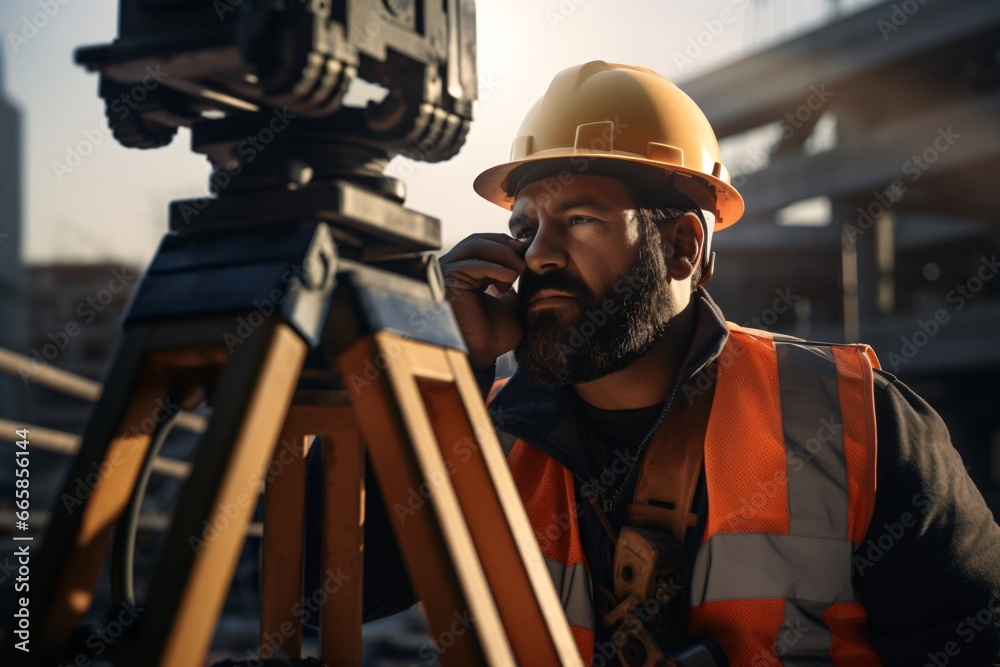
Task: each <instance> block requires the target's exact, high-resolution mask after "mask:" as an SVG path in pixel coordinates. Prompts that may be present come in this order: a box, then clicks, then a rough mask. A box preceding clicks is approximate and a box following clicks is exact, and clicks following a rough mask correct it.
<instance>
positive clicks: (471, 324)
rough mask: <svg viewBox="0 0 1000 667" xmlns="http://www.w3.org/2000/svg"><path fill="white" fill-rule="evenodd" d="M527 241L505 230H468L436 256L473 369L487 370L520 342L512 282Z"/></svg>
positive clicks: (521, 262) (519, 324)
mask: <svg viewBox="0 0 1000 667" xmlns="http://www.w3.org/2000/svg"><path fill="white" fill-rule="evenodd" d="M527 249H528V244H527V243H524V242H522V241H517V240H515V239H512V238H511V237H509V236H507V235H506V234H473V235H472V236H469V237H468V238H465V239H463V240H462V241H460V242H459V243H458V245H456V246H455V247H454V248H453V249H452V250H451V252H449V253H447V254H446V255H444V256H442V257H441V259H440V263H441V271H442V273H443V274H444V284H445V291H446V294H447V297H448V301H449V302H450V303H451V307H452V309H454V311H455V317H457V318H458V326H459V328H460V329H461V330H462V334H463V335H464V336H465V342H466V344H467V345H468V346H469V362H470V363H471V364H472V367H473V368H476V369H484V368H489V367H490V366H491V365H492V364H493V362H494V361H495V360H496V358H497V357H499V356H500V355H501V354H505V353H506V352H508V351H510V350H512V349H514V347H515V346H516V345H517V343H518V341H520V340H521V331H522V330H521V316H520V304H519V302H518V298H517V292H516V291H515V290H514V289H513V284H514V281H515V280H517V277H518V276H519V275H521V273H522V272H523V271H524V269H525V264H524V259H523V258H522V256H523V255H524V252H525V251H526V250H527Z"/></svg>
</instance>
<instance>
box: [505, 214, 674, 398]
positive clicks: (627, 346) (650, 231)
mask: <svg viewBox="0 0 1000 667" xmlns="http://www.w3.org/2000/svg"><path fill="white" fill-rule="evenodd" d="M640 226H641V227H640V238H639V254H638V256H637V257H636V259H635V262H633V263H632V266H631V267H629V269H628V270H626V272H625V273H624V274H622V275H620V276H618V277H616V278H615V279H614V280H612V281H610V283H609V284H606V285H604V286H602V287H601V288H600V290H599V292H598V293H597V294H593V293H591V292H590V290H589V289H588V288H587V286H586V284H584V283H583V281H581V280H580V279H579V278H577V277H575V276H571V275H569V274H567V273H565V272H563V271H551V272H548V273H544V274H541V275H540V274H537V273H533V272H531V271H530V270H529V271H526V272H525V273H524V274H522V276H521V282H520V285H519V288H520V289H519V293H520V299H521V303H522V304H524V305H525V306H526V305H527V304H528V302H529V301H530V299H531V297H532V296H533V295H535V294H536V293H538V291H539V290H541V289H545V288H551V289H555V290H559V291H563V292H567V293H569V294H572V295H573V296H575V297H576V301H577V304H579V307H580V315H579V316H578V317H577V318H576V320H575V321H574V322H571V323H568V324H567V323H566V322H565V321H564V320H565V316H564V317H560V316H559V314H558V312H556V311H554V310H553V309H549V308H543V309H541V310H540V311H539V312H537V313H533V314H532V315H531V316H530V317H529V318H526V319H527V321H526V322H525V323H524V335H523V336H522V338H521V342H520V343H518V345H517V348H515V350H514V356H515V358H516V359H517V362H518V365H519V366H520V368H521V369H522V370H523V371H524V372H525V373H527V374H528V375H529V376H530V377H531V378H532V379H533V380H534V381H535V382H539V383H542V384H556V385H567V384H576V383H580V382H589V381H591V380H596V379H597V378H600V377H604V376H605V375H608V374H610V373H614V372H616V371H620V370H622V369H623V368H625V367H627V366H628V365H630V364H631V363H632V362H634V361H635V360H636V359H638V358H639V357H640V356H642V355H643V354H644V353H645V352H646V351H647V350H648V349H649V348H650V347H651V346H652V345H653V343H654V342H656V340H657V339H658V338H659V337H660V336H661V335H662V334H663V331H664V330H665V329H666V327H667V325H668V324H669V322H670V319H671V318H672V317H673V316H674V314H675V313H674V303H673V298H672V294H671V292H670V290H669V289H668V283H669V276H668V274H667V266H666V261H665V260H664V257H663V252H662V250H661V248H660V244H659V240H660V235H659V232H658V230H657V229H656V227H655V226H654V225H653V224H650V223H648V222H646V221H642V222H641V223H640Z"/></svg>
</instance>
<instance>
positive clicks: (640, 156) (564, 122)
mask: <svg viewBox="0 0 1000 667" xmlns="http://www.w3.org/2000/svg"><path fill="white" fill-rule="evenodd" d="M543 160H544V161H547V162H548V161H552V162H554V163H555V164H558V165H561V166H562V169H563V170H564V171H568V172H569V174H573V173H588V171H589V173H597V172H600V171H601V169H602V165H603V166H604V167H606V166H608V164H607V163H609V162H614V163H617V164H619V165H621V166H625V165H626V164H632V165H648V166H650V167H655V168H657V169H655V170H653V173H654V174H655V175H656V177H657V180H656V182H655V183H653V185H652V187H654V188H656V187H661V186H662V187H666V186H667V183H669V185H670V186H672V187H673V189H674V190H676V191H677V192H679V193H680V194H682V195H684V196H686V197H688V198H689V199H691V200H693V201H694V202H695V203H696V204H698V205H699V206H700V207H701V208H703V209H705V210H707V211H710V212H712V213H713V214H714V215H715V225H714V230H713V229H710V230H708V231H709V233H711V231H718V230H720V229H723V228H725V227H728V226H729V225H731V224H733V223H734V222H736V221H737V220H738V219H739V218H740V216H741V215H743V198H742V197H741V196H740V193H739V192H737V191H736V188H734V187H733V186H732V185H730V182H729V181H730V179H729V172H728V171H727V170H726V168H725V167H723V166H722V157H721V155H720V153H719V142H718V140H717V139H716V138H715V132H714V131H713V130H712V126H711V125H710V124H709V122H708V119H707V118H705V114H703V113H702V112H701V109H699V108H698V106H697V105H696V104H695V103H694V102H693V101H692V100H691V98H690V97H688V96H687V95H686V94H685V93H684V92H683V91H682V90H681V89H680V88H678V87H677V86H676V85H674V84H673V83H672V82H671V81H669V80H668V79H666V78H664V77H663V76H660V75H659V74H657V73H656V72H654V71H652V70H649V69H645V68H643V67H631V66H628V65H617V64H611V63H606V62H604V61H601V60H595V61H592V62H589V63H586V64H584V65H578V66H576V67H571V68H569V69H566V70H563V71H562V72H560V73H559V74H557V75H556V77H555V79H553V80H552V83H551V84H550V85H549V88H548V90H547V91H545V94H544V95H543V96H542V98H541V99H540V100H538V102H536V103H535V105H534V106H533V107H531V110H530V111H528V115H527V116H526V117H525V118H524V121H523V122H522V123H521V127H520V129H519V130H518V132H517V137H516V138H515V139H514V144H513V146H512V147H511V151H510V161H509V162H507V163H505V164H501V165H498V166H496V167H492V168H490V169H487V170H486V171H484V172H483V173H481V174H480V175H479V176H477V177H476V180H475V181H474V182H473V185H472V187H473V188H474V189H475V191H476V192H477V193H479V194H480V195H481V196H482V197H484V198H485V199H487V200H489V201H491V202H493V203H494V204H497V205H499V206H503V207H504V208H507V209H510V208H512V207H513V204H514V195H515V194H516V191H517V185H518V184H517V181H518V180H519V178H520V177H521V176H523V175H524V173H525V172H526V171H527V170H528V169H530V170H531V171H535V169H533V168H531V167H525V168H522V169H518V168H519V167H522V166H523V165H531V164H533V163H538V162H541V161H543ZM539 166H540V165H539ZM645 171H649V170H645ZM549 175H554V174H549Z"/></svg>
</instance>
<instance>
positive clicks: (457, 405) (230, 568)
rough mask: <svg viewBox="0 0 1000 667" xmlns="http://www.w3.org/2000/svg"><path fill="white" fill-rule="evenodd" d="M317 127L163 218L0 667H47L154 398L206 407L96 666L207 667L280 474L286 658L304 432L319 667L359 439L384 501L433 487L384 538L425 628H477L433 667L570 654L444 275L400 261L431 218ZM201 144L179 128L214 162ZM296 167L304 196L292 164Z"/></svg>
mask: <svg viewBox="0 0 1000 667" xmlns="http://www.w3.org/2000/svg"><path fill="white" fill-rule="evenodd" d="M256 120H257V121H260V120H261V118H260V117H257V119H256ZM239 122H240V123H252V122H253V119H248V118H246V117H240V119H239ZM317 122H318V121H317ZM220 127H225V131H226V132H228V133H232V134H231V135H232V136H238V135H239V133H240V132H239V131H236V130H233V127H232V124H231V123H230V124H227V125H225V126H222V125H220ZM316 127H317V126H316V125H315V124H314V123H313V122H312V121H309V120H302V121H301V123H299V124H297V125H295V126H294V127H289V128H286V129H285V130H284V133H283V134H282V135H281V137H280V138H278V139H276V140H275V144H274V145H273V146H269V147H268V149H267V150H266V151H264V152H262V153H261V155H260V156H259V157H258V158H257V161H256V162H255V163H254V165H253V169H246V170H245V171H244V173H243V174H241V175H240V178H234V179H233V183H232V185H231V186H230V188H231V189H229V188H227V189H226V191H224V192H222V193H220V196H219V197H218V198H217V199H212V200H210V201H207V202H205V201H200V202H199V201H188V202H174V203H173V204H172V206H171V219H170V228H171V233H169V234H167V235H166V236H165V237H164V239H163V241H162V242H161V245H160V247H159V249H158V251H157V254H156V256H155V258H154V260H153V262H152V264H151V265H150V268H149V269H148V272H147V274H146V275H145V276H144V278H143V281H142V284H141V286H140V288H139V290H138V292H137V294H136V295H135V297H134V300H133V302H132V304H131V305H130V308H129V312H128V315H127V317H126V319H125V324H124V327H125V332H124V336H123V338H122V340H121V342H120V344H119V347H118V349H117V350H116V353H115V356H114V359H113V362H112V364H111V366H110V370H109V371H108V373H107V375H106V378H105V384H104V392H103V394H102V396H101V398H100V400H99V402H98V403H97V404H96V406H95V409H94V412H93V413H92V416H91V418H90V421H89V423H88V425H87V427H86V431H85V433H84V436H83V442H82V446H81V449H80V451H79V454H78V456H77V458H76V460H75V462H74V463H73V466H72V470H71V472H70V474H69V477H68V478H67V481H66V483H65V487H64V490H65V491H67V492H69V493H71V494H72V493H73V485H74V484H76V482H77V480H78V479H83V478H85V477H86V476H87V475H88V473H91V472H92V471H93V470H95V469H99V470H101V471H103V473H104V474H102V475H101V476H100V478H99V479H98V481H97V482H96V484H95V485H94V486H93V489H92V492H91V493H90V495H89V496H88V497H87V498H86V499H85V500H84V501H83V504H82V506H80V507H75V508H72V509H69V508H66V507H63V506H61V505H57V507H56V508H55V510H54V511H53V516H52V520H51V523H50V524H49V526H48V529H47V531H46V534H45V538H44V543H43V544H42V548H41V552H40V554H39V556H38V559H37V561H36V563H35V568H34V571H33V575H34V576H33V578H32V583H33V587H32V594H31V614H32V617H33V628H34V629H35V632H36V633H37V634H36V635H35V636H34V637H33V639H35V641H34V642H33V643H32V648H33V650H32V652H31V653H30V654H25V653H22V652H20V651H17V650H15V649H14V648H13V643H14V640H13V639H12V638H11V637H10V636H8V639H7V641H6V644H5V646H4V647H3V659H2V660H0V662H3V664H30V665H36V664H38V665H48V664H52V662H53V660H54V659H55V656H57V655H58V652H59V649H60V647H62V646H63V645H64V644H65V643H66V641H67V639H68V637H69V636H70V635H71V633H72V632H73V630H74V628H75V626H76V625H77V624H78V623H79V621H80V619H81V617H82V615H83V614H84V613H85V612H86V610H87V609H88V607H89V606H90V603H91V600H92V597H93V589H94V586H95V584H96V582H97V580H98V577H99V574H100V570H101V567H102V564H103V563H104V561H105V559H106V555H107V552H108V549H109V545H110V543H111V539H112V532H113V529H114V527H115V525H116V524H117V523H118V521H119V519H120V517H121V515H122V514H123V512H124V511H125V508H126V506H127V505H128V504H129V501H130V496H131V494H132V490H133V488H134V487H135V485H136V480H137V479H138V477H139V474H140V470H141V468H142V466H143V461H144V459H145V457H146V456H147V455H148V453H149V448H150V442H151V435H150V432H149V429H148V428H147V429H145V430H144V429H143V428H142V424H143V422H144V420H146V421H147V422H148V421H149V419H148V418H149V417H150V415H152V414H153V413H154V411H155V410H156V409H157V401H159V400H161V399H163V398H164V397H166V396H167V395H168V393H169V395H170V396H171V397H177V398H175V400H177V399H179V402H180V404H181V405H182V407H184V408H191V407H194V406H196V405H198V404H199V403H200V401H201V400H202V399H203V398H204V399H205V400H207V402H208V403H209V404H210V405H211V406H212V408H213V412H212V415H211V419H210V421H209V424H208V428H207V430H206V432H205V434H204V436H203V438H202V440H201V444H200V447H199V450H198V453H197V456H196V458H195V460H194V462H193V466H192V472H191V475H190V477H189V478H188V479H187V480H186V481H185V483H184V485H183V488H182V490H181V493H180V499H179V501H178V504H177V506H176V509H175V511H174V513H173V523H172V525H171V526H170V529H169V532H168V534H167V537H166V542H165V545H164V547H163V550H162V552H161V555H160V558H159V561H158V563H157V565H156V567H155V570H154V573H153V577H152V580H151V584H150V587H149V592H148V599H147V600H146V604H145V607H146V609H145V611H144V612H143V614H142V615H141V616H140V618H139V619H138V620H137V622H136V623H135V626H134V627H133V628H131V632H129V633H128V634H127V635H126V636H125V637H123V638H122V639H121V640H120V641H121V644H120V645H119V646H116V647H114V660H115V664H117V665H144V666H145V665H159V666H162V667H181V666H182V665H183V666H187V665H196V664H197V665H201V664H204V662H205V656H206V653H207V651H208V648H209V644H210V641H211V637H212V634H213V630H214V628H215V624H216V620H217V618H218V616H219V613H220V611H221V608H222V604H223V602H224V600H225V596H226V592H227V590H228V587H229V584H230V580H231V578H232V575H233V572H234V569H235V565H236V562H237V559H238V556H239V553H240V549H241V546H242V543H243V539H244V534H245V531H246V528H247V525H248V524H249V522H250V519H251V514H252V512H253V509H254V507H255V505H256V499H257V493H258V491H259V489H260V485H261V481H260V480H261V479H263V477H264V474H265V472H266V471H267V470H268V468H269V466H271V467H272V469H273V466H274V465H275V464H276V463H280V466H279V467H281V472H280V474H277V475H275V476H274V477H273V479H271V480H269V481H268V483H267V485H266V489H265V509H264V513H265V519H264V546H263V559H262V581H263V585H262V600H261V605H262V612H261V628H260V629H261V637H262V638H266V637H269V636H273V635H274V633H276V632H277V633H280V634H281V635H282V636H284V637H286V641H285V642H284V644H283V648H284V650H285V651H286V652H287V653H288V654H289V655H290V656H291V657H293V658H296V657H300V638H301V616H300V614H296V604H297V603H298V605H299V607H298V608H299V610H301V601H302V574H303V573H302V569H303V566H302V562H303V553H302V552H303V536H302V522H303V511H304V507H303V506H304V492H303V489H304V477H305V455H306V450H307V448H308V443H309V442H310V441H311V440H312V438H311V437H310V436H322V442H323V444H322V446H323V447H324V452H323V454H324V456H323V461H324V464H323V465H324V476H325V478H324V500H323V502H324V531H323V553H322V557H321V562H322V571H324V572H327V571H335V572H338V573H339V575H340V578H341V580H342V582H343V584H342V585H341V586H340V587H339V588H338V590H337V591H336V593H335V594H333V595H331V596H330V598H329V599H328V601H327V602H326V604H324V605H323V607H322V614H321V624H320V627H321V651H322V661H323V663H324V664H326V665H358V664H360V650H361V641H360V631H361V612H362V583H361V582H362V562H363V560H362V556H363V547H364V530H363V528H364V517H363V507H364V500H363V497H364V493H365V489H364V465H365V457H364V451H365V447H367V451H368V453H369V455H370V458H371V461H372V463H373V466H374V469H375V473H376V475H377V478H378V480H379V484H380V486H381V488H382V490H383V492H384V495H385V501H386V506H392V505H395V504H396V503H402V504H403V505H406V504H407V499H408V496H409V493H410V490H411V489H418V488H430V489H431V490H432V492H431V493H429V494H427V496H426V503H425V504H424V506H423V507H421V508H419V509H418V510H416V511H415V512H414V513H413V514H412V515H409V516H408V517H407V519H406V521H405V522H400V521H398V520H394V522H393V525H394V529H395V532H396V536H397V541H398V543H399V544H400V547H401V549H402V554H403V558H404V562H405V565H406V567H407V570H408V572H409V573H410V578H411V580H412V582H413V584H414V587H415V590H416V593H417V595H418V597H419V598H420V599H421V600H422V601H423V604H424V605H425V608H426V611H427V615H428V617H429V621H430V626H431V629H432V632H434V633H435V634H440V633H442V632H444V631H445V630H446V629H447V628H448V626H449V623H451V621H452V620H453V618H454V617H453V614H455V613H458V614H460V615H463V614H466V613H468V615H469V616H471V617H472V618H473V619H474V623H473V624H472V625H471V627H469V628H468V630H467V631H466V632H464V633H463V634H460V635H457V636H456V637H455V641H454V644H453V645H452V646H451V647H450V648H448V649H447V651H446V652H444V653H443V655H442V656H441V660H442V662H443V663H445V664H449V665H486V664H489V665H511V664H515V662H516V663H519V664H523V665H527V664H531V665H569V664H579V663H580V657H579V654H578V652H577V649H576V645H575V642H574V640H573V637H572V635H571V633H570V630H569V626H568V624H567V623H566V620H565V617H564V615H563V612H562V608H561V605H560V601H559V600H558V598H557V597H556V594H555V589H554V587H553V585H552V583H551V580H550V578H549V576H550V575H549V573H548V570H547V568H546V565H545V563H544V561H543V559H542V557H541V554H540V551H539V550H538V547H537V543H535V541H534V536H533V533H532V530H531V528H530V525H529V523H528V518H527V515H526V513H525V511H524V508H523V506H522V505H521V504H520V500H519V498H518V495H517V490H516V488H515V486H514V482H513V479H512V477H511V474H510V472H509V470H508V468H507V465H506V461H505V460H504V455H503V453H502V450H501V448H500V446H499V443H498V442H497V439H496V435H495V433H494V431H493V429H492V424H491V422H490V420H489V417H488V415H487V413H486V410H485V408H484V406H483V402H482V398H481V396H480V393H479V389H478V387H477V384H476V382H475V380H474V378H473V376H472V373H471V369H470V367H469V364H468V361H467V359H466V357H465V355H464V344H463V340H462V337H461V334H460V331H459V329H458V327H457V324H456V322H455V320H454V315H453V313H452V312H451V309H450V307H449V306H448V305H447V303H446V302H445V301H444V297H443V285H442V281H441V277H440V271H439V269H438V267H437V264H436V261H434V260H433V259H432V260H430V261H428V260H426V259H424V258H422V257H421V256H420V255H419V253H420V252H422V251H425V250H429V249H435V248H437V247H439V245H440V244H439V232H438V224H437V221H436V220H434V219H432V218H429V217H427V216H424V215H422V214H419V213H415V212H413V211H410V210H408V209H406V208H404V207H403V206H402V204H401V186H400V184H398V183H396V182H394V181H393V180H392V179H387V178H386V177H384V176H382V175H381V174H380V173H379V168H380V167H381V166H384V164H385V159H384V158H385V156H384V155H380V154H379V153H378V151H377V150H374V149H371V148H370V147H365V146H364V145H360V144H358V143H357V142H354V141H351V140H349V139H348V138H345V137H333V136H331V135H330V134H329V133H328V132H326V133H324V134H322V135H319V134H317V133H316V132H314V130H315V129H316ZM216 139H217V137H215V136H213V135H212V132H211V131H210V129H209V130H204V131H202V133H201V134H196V135H195V143H196V144H200V149H201V150H203V152H206V153H209V154H210V155H211V151H212V146H213V141H215V140H216ZM303 157H305V158H307V160H305V161H306V162H307V163H308V164H310V165H311V167H312V169H313V170H314V180H312V181H309V180H308V179H307V178H306V177H305V176H303V171H302V170H301V169H299V170H296V169H295V168H293V167H294V165H295V164H298V163H297V162H296V161H297V160H299V159H302V158H303ZM373 165H375V166H373ZM315 174H319V175H320V177H315ZM293 185H294V186H295V187H292V186H293ZM191 210H197V211H198V213H197V215H195V216H191V215H190V211H191ZM279 441H284V442H291V443H293V448H292V452H293V456H292V458H291V462H288V460H289V459H288V458H287V457H286V456H284V454H286V452H284V451H283V452H281V454H282V459H281V460H280V461H279V459H278V455H279V452H278V450H277V449H276V443H277V442H279ZM424 485H427V486H424ZM234 508H235V509H234ZM223 517H224V518H225V521H223V520H222V519H223ZM223 523H225V524H227V527H226V528H224V529H217V530H213V529H210V527H214V526H219V525H221V524H223ZM35 582H38V585H37V587H35V585H34V584H35Z"/></svg>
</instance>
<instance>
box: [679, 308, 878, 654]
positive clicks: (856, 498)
mask: <svg viewBox="0 0 1000 667" xmlns="http://www.w3.org/2000/svg"><path fill="white" fill-rule="evenodd" d="M877 364H878V362H877V360H876V359H875V357H874V355H873V354H872V353H871V352H870V350H869V349H867V348H866V347H864V346H826V345H811V344H803V343H797V342H785V341H780V340H774V339H773V337H772V336H771V335H770V334H768V333H766V332H760V331H754V330H748V329H743V328H741V327H737V326H735V325H730V339H729V342H728V343H727V344H726V347H725V349H724V350H723V353H722V355H721V356H720V358H719V361H718V377H717V380H716V388H715V396H714V401H713V406H712V416H711V417H710V419H709V425H708V430H707V433H706V437H705V474H706V484H707V486H708V498H709V503H708V507H709V515H708V518H707V523H706V526H705V532H704V533H703V535H702V544H701V547H700V548H699V551H698V554H697V556H696V558H695V563H694V568H693V573H692V599H691V604H692V611H691V626H692V634H708V635H711V636H713V637H714V638H715V639H716V640H717V641H718V642H719V643H720V644H721V645H722V647H723V649H724V650H725V651H726V654H727V656H728V658H729V661H730V664H734V665H736V664H739V665H744V664H745V665H777V664H784V665H806V664H808V665H879V664H881V662H880V661H879V659H878V656H877V655H876V654H875V652H874V650H873V649H872V648H871V646H870V645H869V644H868V642H867V640H866V639H865V612H864V608H863V607H862V606H861V605H860V603H858V602H857V600H856V598H855V595H854V588H853V585H852V582H851V567H852V561H851V558H852V556H853V553H854V549H855V547H856V545H857V544H860V542H861V540H862V539H863V537H864V534H865V532H866V531H867V525H868V522H869V521H870V519H871V508H872V507H873V504H874V483H875V477H874V464H875V421H874V393H873V378H872V367H873V366H875V367H877Z"/></svg>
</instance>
